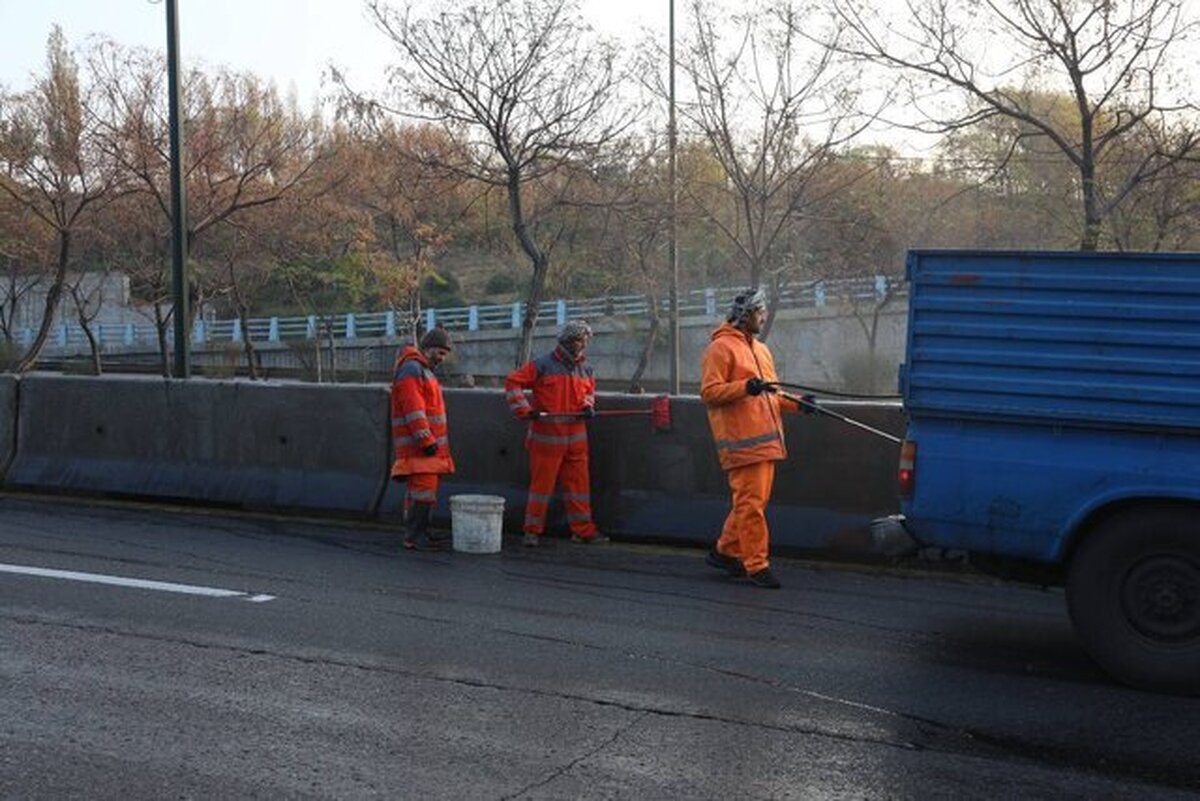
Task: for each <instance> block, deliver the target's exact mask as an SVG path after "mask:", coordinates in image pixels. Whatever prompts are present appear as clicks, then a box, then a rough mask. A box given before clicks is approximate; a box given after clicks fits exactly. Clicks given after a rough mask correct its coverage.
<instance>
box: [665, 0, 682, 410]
mask: <svg viewBox="0 0 1200 801" xmlns="http://www.w3.org/2000/svg"><path fill="white" fill-rule="evenodd" d="M668 3H669V6H670V8H669V12H668V20H667V39H668V41H669V46H668V49H669V51H670V52H669V60H670V65H669V66H668V72H667V74H668V83H669V84H670V100H669V102H668V109H667V151H668V153H667V181H668V183H670V202H669V205H668V208H669V216H670V218H671V219H670V224H669V225H668V230H669V243H668V246H667V260H668V261H669V262H670V268H671V388H670V391H671V394H672V395H678V394H679V391H680V376H679V353H680V345H679V257H678V250H677V247H676V238H677V236H678V233H679V226H678V222H677V217H676V214H677V211H678V208H677V207H678V200H679V192H678V190H677V188H676V183H677V182H676V180H675V0H668Z"/></svg>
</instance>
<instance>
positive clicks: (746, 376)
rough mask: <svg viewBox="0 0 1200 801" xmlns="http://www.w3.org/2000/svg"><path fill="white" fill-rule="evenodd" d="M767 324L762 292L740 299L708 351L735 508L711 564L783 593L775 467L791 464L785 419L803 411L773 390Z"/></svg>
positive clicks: (709, 392) (717, 433)
mask: <svg viewBox="0 0 1200 801" xmlns="http://www.w3.org/2000/svg"><path fill="white" fill-rule="evenodd" d="M766 319H767V309H766V297H765V296H764V295H763V293H762V290H759V289H751V290H746V291H744V292H741V293H740V294H738V295H737V297H735V298H734V301H733V308H732V309H731V310H730V313H729V317H728V318H727V320H726V322H725V323H723V324H722V325H721V326H720V327H718V328H717V329H716V330H715V331H713V333H712V340H711V342H709V345H708V347H707V348H706V349H705V351H704V361H703V365H702V367H701V378H700V398H701V400H703V401H704V404H705V406H707V407H708V422H709V426H710V427H711V428H712V433H713V439H714V440H716V446H717V457H718V459H720V462H721V468H722V469H723V470H724V471H725V474H726V475H727V476H728V479H729V489H730V492H731V495H732V507H733V508H732V509H731V510H730V512H729V516H728V517H727V518H726V519H725V526H724V528H723V529H722V530H721V536H720V538H719V539H718V540H717V541H716V543H715V544H714V545H713V546H712V548H711V549H710V550H709V552H708V556H707V557H706V559H705V561H706V562H707V563H708V564H709V565H710V566H712V567H715V568H717V569H718V570H724V571H726V572H727V573H729V574H730V575H732V576H746V577H748V578H749V579H750V581H751V583H753V584H754V586H756V587H763V588H767V589H778V588H779V587H780V583H779V579H777V578H776V577H775V574H774V573H772V572H771V566H770V562H769V559H768V550H769V540H770V534H769V532H768V530H767V518H766V509H767V502H768V501H769V500H770V498H771V485H772V483H773V482H774V480H775V462H778V461H780V460H782V459H785V458H787V447H786V445H785V443H784V437H783V422H782V419H781V412H782V411H784V410H785V409H786V410H787V411H797V410H798V406H797V404H796V403H795V402H793V401H790V400H787V399H785V398H781V397H780V396H779V395H778V394H776V387H774V386H772V385H771V384H772V382H774V381H778V377H777V376H776V374H775V360H774V359H773V358H772V357H771V351H770V350H768V349H767V346H766V345H765V344H763V343H762V342H760V341H759V340H758V338H757V336H758V334H759V333H761V332H762V328H763V323H765V322H766Z"/></svg>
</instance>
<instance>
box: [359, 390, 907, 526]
mask: <svg viewBox="0 0 1200 801" xmlns="http://www.w3.org/2000/svg"><path fill="white" fill-rule="evenodd" d="M446 405H447V415H448V417H449V421H450V442H451V447H452V449H453V452H454V456H455V460H456V462H457V465H458V471H457V473H456V474H455V475H453V476H450V477H448V478H447V479H445V480H444V482H443V491H442V492H441V494H440V496H439V507H438V512H437V518H438V519H439V520H441V521H443V522H444V521H446V520H448V517H449V508H448V505H447V504H448V498H449V496H450V495H451V494H457V493H485V494H491V495H502V496H504V498H505V501H506V504H505V526H506V528H508V529H509V530H513V531H515V530H519V529H520V526H521V520H522V519H523V517H524V507H525V493H526V485H527V481H528V476H529V461H528V456H527V454H526V451H525V446H524V436H525V424H523V423H520V422H518V421H516V420H513V419H512V417H511V415H510V414H509V412H508V407H507V404H506V403H505V401H504V396H503V393H502V392H500V391H497V390H494V389H492V390H458V389H451V390H446ZM649 405H650V397H649V396H630V395H602V396H601V397H600V399H599V401H598V403H597V406H598V407H600V408H607V409H648V408H649ZM829 405H830V407H831V408H833V409H836V410H837V411H840V412H841V413H843V414H847V415H849V416H851V417H854V418H856V419H860V420H862V421H863V422H866V423H868V424H870V425H873V426H875V427H878V428H881V429H883V430H886V431H890V432H892V433H895V434H902V433H903V430H904V420H903V416H902V414H901V411H900V408H899V406H898V405H897V404H862V403H831V404H829ZM671 406H672V430H671V431H670V432H669V433H656V432H655V431H654V429H653V427H652V426H651V423H650V419H649V417H648V416H630V417H611V418H597V419H596V420H594V421H593V422H591V423H590V424H589V426H590V431H591V436H590V439H589V443H590V452H591V478H592V482H591V483H592V500H593V512H594V515H595V517H596V522H597V523H598V524H599V526H600V527H601V528H602V529H603V530H605V531H607V532H609V533H612V534H617V535H620V536H622V537H627V538H632V539H654V540H675V541H690V542H705V541H710V540H712V539H714V538H715V537H716V536H717V534H718V533H719V532H720V528H721V524H722V522H723V521H724V518H725V515H726V514H727V512H728V509H729V495H728V492H729V491H728V485H727V483H726V479H725V474H724V472H723V471H722V470H721V469H720V465H719V464H718V462H717V456H716V449H715V448H714V446H713V440H712V435H711V433H710V432H709V427H708V417H707V414H706V412H705V408H704V405H703V403H701V402H700V399H699V398H696V397H688V396H684V397H677V398H673V399H672V401H671ZM785 427H786V430H787V443H788V450H789V458H788V460H787V461H785V462H781V463H779V465H778V469H777V474H776V481H775V489H774V493H773V496H772V503H771V506H770V511H769V518H770V523H771V526H772V538H773V541H774V542H775V543H777V544H779V545H783V546H787V547H791V548H794V549H798V550H823V549H829V548H840V547H844V548H846V549H848V550H861V549H863V548H865V547H867V545H868V543H869V540H870V533H869V529H868V524H869V523H870V521H871V520H872V519H874V518H876V517H881V516H884V515H888V514H892V513H894V512H896V511H897V510H898V508H899V499H898V497H897V491H896V467H897V462H898V459H899V447H898V446H897V445H895V444H894V443H891V442H888V441H886V440H883V439H879V438H876V437H874V436H872V435H870V434H867V433H865V432H863V431H861V430H859V429H856V428H852V427H850V426H848V425H846V424H845V423H842V422H840V421H837V420H833V419H831V418H828V417H821V416H807V415H788V416H786V417H785ZM402 498H403V485H401V484H395V485H393V486H392V488H391V489H389V491H388V493H387V494H386V496H385V498H384V502H383V505H382V512H383V513H384V514H385V515H391V516H396V515H398V513H399V507H400V503H401V501H402ZM551 517H552V519H553V518H557V519H558V520H557V525H558V526H559V527H561V526H562V509H561V505H560V504H558V503H557V502H556V503H555V504H554V505H552V510H551ZM553 525H554V524H552V526H553Z"/></svg>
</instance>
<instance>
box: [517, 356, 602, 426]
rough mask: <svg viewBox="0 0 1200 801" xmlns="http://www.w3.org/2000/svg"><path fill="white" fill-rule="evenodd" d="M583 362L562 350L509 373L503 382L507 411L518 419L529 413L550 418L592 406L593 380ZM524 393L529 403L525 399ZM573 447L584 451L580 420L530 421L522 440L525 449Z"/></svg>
mask: <svg viewBox="0 0 1200 801" xmlns="http://www.w3.org/2000/svg"><path fill="white" fill-rule="evenodd" d="M586 362H587V359H586V357H584V356H583V355H582V354H581V355H580V356H579V358H578V359H572V358H571V354H569V353H568V352H567V351H566V350H565V349H564V348H563V347H562V346H558V347H556V348H555V349H554V350H553V351H551V352H550V353H547V354H546V355H544V356H539V357H538V358H536V359H534V360H532V361H530V362H526V363H525V364H524V365H523V366H522V367H519V368H517V369H516V370H513V371H512V372H511V373H509V374H508V378H507V380H505V382H504V396H505V399H506V400H507V401H508V408H509V409H510V410H511V411H512V413H513V414H515V415H516V416H517V417H521V416H523V415H524V414H526V413H528V412H529V411H531V410H533V409H536V410H538V411H542V412H546V414H550V415H555V414H562V415H574V414H579V413H580V412H582V411H583V409H584V407H586V406H595V405H596V379H595V377H594V375H593V373H592V367H591V365H589V364H587V363H586ZM527 390H528V391H529V394H530V395H532V403H531V402H530V399H529V398H528V397H527V396H526V391H527ZM576 443H584V445H583V446H582V447H585V448H586V447H587V445H586V443H587V426H586V425H585V424H584V422H583V420H534V421H531V422H530V425H529V435H528V436H527V437H526V438H525V444H526V446H527V447H531V446H538V447H551V448H554V447H558V448H566V447H569V446H572V445H574V446H575V447H580V446H579V445H576Z"/></svg>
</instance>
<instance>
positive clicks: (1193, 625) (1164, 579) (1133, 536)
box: [1067, 508, 1200, 694]
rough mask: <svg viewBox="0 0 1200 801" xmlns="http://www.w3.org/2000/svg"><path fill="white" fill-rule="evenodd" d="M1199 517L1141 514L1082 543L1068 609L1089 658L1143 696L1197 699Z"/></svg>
mask: <svg viewBox="0 0 1200 801" xmlns="http://www.w3.org/2000/svg"><path fill="white" fill-rule="evenodd" d="M1198 518H1200V514H1198V513H1197V512H1195V511H1191V512H1189V511H1188V510H1184V509H1166V508H1146V509H1143V510H1137V511H1135V510H1130V511H1127V512H1123V513H1121V514H1120V515H1118V516H1115V517H1112V518H1110V519H1109V520H1107V521H1105V522H1104V523H1102V524H1101V525H1100V526H1099V527H1098V528H1096V529H1095V530H1094V531H1092V532H1091V533H1090V534H1089V535H1088V536H1087V538H1086V539H1085V540H1084V541H1083V542H1082V544H1080V546H1079V548H1078V550H1077V551H1076V553H1075V555H1074V557H1073V558H1072V559H1071V563H1070V565H1069V566H1068V572H1067V608H1068V610H1069V611H1070V614H1071V622H1072V624H1073V625H1074V627H1075V631H1076V633H1077V634H1078V635H1079V637H1080V639H1081V640H1082V641H1083V644H1084V647H1085V648H1087V650H1088V653H1090V654H1091V655H1092V658H1093V659H1095V660H1096V662H1098V663H1099V664H1100V666H1101V667H1102V668H1104V670H1106V671H1107V672H1108V673H1110V674H1111V675H1112V676H1113V677H1115V678H1116V679H1118V680H1119V681H1122V682H1125V683H1126V684H1130V685H1132V686H1134V687H1140V688H1142V689H1146V690H1153V691H1157V692H1170V693H1185V694H1200V523H1197V522H1195V521H1196V520H1197V519H1198Z"/></svg>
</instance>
